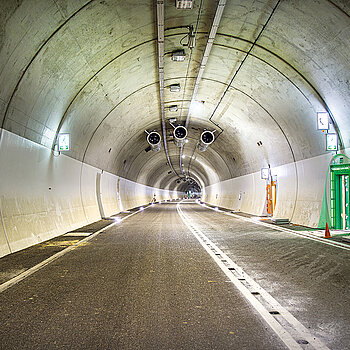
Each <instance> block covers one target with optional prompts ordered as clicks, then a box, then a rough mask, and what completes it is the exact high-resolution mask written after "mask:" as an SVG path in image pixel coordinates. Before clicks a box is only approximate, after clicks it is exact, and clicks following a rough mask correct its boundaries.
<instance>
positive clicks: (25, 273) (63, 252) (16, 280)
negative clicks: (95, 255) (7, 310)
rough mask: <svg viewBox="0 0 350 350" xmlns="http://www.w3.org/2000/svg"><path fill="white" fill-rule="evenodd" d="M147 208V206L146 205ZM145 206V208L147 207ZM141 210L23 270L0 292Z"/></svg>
mask: <svg viewBox="0 0 350 350" xmlns="http://www.w3.org/2000/svg"><path fill="white" fill-rule="evenodd" d="M146 208H147V207H146ZM146 208H145V209H146ZM139 212H140V211H136V212H134V213H132V214H130V215H127V216H125V217H124V218H122V219H120V220H119V222H113V223H112V224H110V225H108V226H106V227H104V228H102V229H101V230H99V231H97V232H95V233H93V234H92V235H90V236H88V237H86V238H84V239H82V240H81V241H79V242H77V243H75V244H73V245H71V246H69V247H67V248H65V249H63V250H61V251H60V252H58V253H56V254H54V255H52V256H50V257H49V258H47V259H46V260H44V261H42V262H41V263H39V264H37V265H35V266H33V267H31V268H29V269H28V270H26V271H24V272H22V273H21V274H19V275H17V276H16V277H13V278H11V279H10V280H8V281H7V282H5V283H2V284H0V293H2V292H3V291H5V290H6V289H8V288H10V287H12V286H14V285H15V284H17V283H18V282H20V281H22V280H24V279H25V278H27V277H28V276H30V275H32V274H33V273H35V272H37V271H39V270H40V269H42V268H43V267H45V266H46V265H48V264H50V263H52V262H53V261H55V260H57V259H58V258H60V257H61V256H63V255H65V254H67V253H68V252H70V251H71V250H73V249H75V248H77V247H79V246H80V245H81V244H83V243H85V242H88V241H90V240H91V239H93V238H94V237H96V236H97V235H98V234H100V233H101V232H104V231H106V230H108V229H110V228H111V227H113V226H115V225H116V224H118V223H121V222H122V221H124V220H126V219H127V218H129V217H131V216H133V215H135V214H137V213H139Z"/></svg>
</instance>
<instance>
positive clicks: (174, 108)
mask: <svg viewBox="0 0 350 350" xmlns="http://www.w3.org/2000/svg"><path fill="white" fill-rule="evenodd" d="M178 109H179V108H178V107H177V105H172V106H170V107H169V111H170V112H177V111H178Z"/></svg>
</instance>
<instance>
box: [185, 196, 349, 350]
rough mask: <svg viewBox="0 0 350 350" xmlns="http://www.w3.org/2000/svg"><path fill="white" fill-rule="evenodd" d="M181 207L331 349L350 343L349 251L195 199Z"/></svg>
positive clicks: (208, 235)
mask: <svg viewBox="0 0 350 350" xmlns="http://www.w3.org/2000/svg"><path fill="white" fill-rule="evenodd" d="M181 208H182V209H183V211H184V212H185V213H186V214H187V215H189V217H190V218H191V220H192V221H193V223H195V225H197V226H198V227H199V228H200V229H201V230H202V231H203V233H204V234H205V235H206V236H207V237H208V238H209V239H210V240H211V241H213V242H214V243H215V244H216V245H217V246H218V247H219V248H220V249H222V250H223V251H224V252H225V253H226V254H227V255H228V256H229V257H230V258H231V259H232V260H233V261H234V262H236V263H237V264H238V265H239V266H240V267H242V268H243V269H244V271H246V272H247V273H248V274H249V275H250V276H251V277H253V279H254V280H255V281H256V282H257V283H259V285H261V286H262V287H263V288H264V289H265V290H266V291H268V292H269V293H270V294H271V295H272V296H273V297H274V298H275V299H276V300H278V301H279V302H280V303H281V304H282V305H283V306H284V307H285V308H286V309H287V310H288V311H290V312H291V313H292V314H293V315H294V316H295V317H296V318H297V319H298V320H299V321H300V322H301V323H302V324H303V325H305V326H306V327H308V328H309V329H310V331H311V332H312V333H313V334H314V335H315V336H317V337H318V338H320V339H321V340H322V341H323V342H324V343H325V344H326V345H328V346H329V347H330V348H331V349H346V348H349V347H350V303H349V290H350V289H349V287H350V260H349V252H348V251H346V250H343V249H339V248H337V247H332V246H328V245H324V244H322V243H320V242H315V241H312V240H308V239H305V238H302V237H298V236H295V235H293V234H289V233H285V232H281V231H277V230H274V229H273V228H272V227H271V228H267V227H264V226H261V225H257V224H254V223H249V222H246V221H242V220H239V219H237V218H234V217H231V216H228V215H225V214H224V213H220V212H217V211H213V210H208V209H207V208H203V207H202V206H199V205H195V204H193V203H189V202H188V203H187V204H184V205H182V207H181Z"/></svg>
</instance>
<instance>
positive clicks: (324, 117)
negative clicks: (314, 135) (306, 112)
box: [317, 112, 329, 130]
mask: <svg viewBox="0 0 350 350" xmlns="http://www.w3.org/2000/svg"><path fill="white" fill-rule="evenodd" d="M328 129H329V114H328V113H327V112H318V113H317V130H328Z"/></svg>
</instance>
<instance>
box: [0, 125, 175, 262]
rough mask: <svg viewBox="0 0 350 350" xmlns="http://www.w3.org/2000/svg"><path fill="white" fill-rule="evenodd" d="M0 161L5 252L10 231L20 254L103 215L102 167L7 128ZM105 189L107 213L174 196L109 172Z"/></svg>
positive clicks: (0, 240)
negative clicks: (99, 202)
mask: <svg viewBox="0 0 350 350" xmlns="http://www.w3.org/2000/svg"><path fill="white" fill-rule="evenodd" d="M0 165H1V166H0V205H1V207H0V209H1V214H2V215H1V218H2V219H1V218H0V220H1V221H0V256H3V255H6V254H8V253H9V252H10V250H9V247H8V244H7V241H6V236H5V230H6V233H7V237H8V241H9V245H10V247H11V251H12V252H15V251H18V250H20V249H23V248H26V247H28V246H30V245H33V244H36V243H39V242H42V241H45V240H47V239H50V238H52V237H55V236H58V235H61V234H63V233H65V232H67V231H70V230H73V229H76V228H78V227H81V226H83V225H86V224H88V223H91V222H94V221H97V220H99V219H100V218H101V216H100V211H99V207H98V203H97V197H96V174H97V173H101V172H102V171H101V170H100V169H97V168H95V167H92V166H90V165H87V164H82V163H81V162H79V161H77V160H75V159H72V158H70V157H67V156H66V155H64V154H60V155H58V154H53V152H51V150H50V149H48V148H46V147H44V146H41V145H39V144H37V143H34V142H32V141H29V140H26V139H24V138H22V137H20V136H18V135H15V134H13V133H10V132H8V131H5V130H2V134H1V139H0ZM118 179H119V185H118ZM118 186H119V193H117V190H118ZM100 187H101V188H100V190H101V198H102V205H103V210H104V212H105V215H106V216H109V215H113V214H117V213H118V212H119V211H120V210H122V209H123V210H126V209H130V208H133V207H137V206H139V205H145V204H147V203H149V202H150V201H151V199H152V198H153V194H154V193H156V195H157V199H158V200H159V199H169V198H171V193H170V192H169V191H164V190H159V189H154V188H151V187H148V186H144V185H141V184H137V183H135V182H132V181H129V180H126V179H123V178H119V177H117V176H115V175H112V174H109V173H106V172H103V173H102V175H101V185H100ZM172 196H173V197H176V194H174V193H172Z"/></svg>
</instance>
